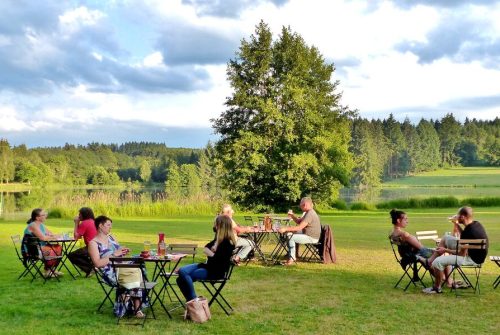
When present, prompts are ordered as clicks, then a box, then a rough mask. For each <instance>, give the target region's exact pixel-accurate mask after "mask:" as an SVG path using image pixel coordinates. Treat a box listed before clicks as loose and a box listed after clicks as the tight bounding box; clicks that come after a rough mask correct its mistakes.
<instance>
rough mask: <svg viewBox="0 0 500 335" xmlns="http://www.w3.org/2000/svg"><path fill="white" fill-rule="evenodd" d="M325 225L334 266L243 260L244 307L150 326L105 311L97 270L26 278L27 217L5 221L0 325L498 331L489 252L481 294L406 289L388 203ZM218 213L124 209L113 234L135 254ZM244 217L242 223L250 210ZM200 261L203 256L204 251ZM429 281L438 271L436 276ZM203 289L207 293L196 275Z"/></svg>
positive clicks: (116, 330)
mask: <svg viewBox="0 0 500 335" xmlns="http://www.w3.org/2000/svg"><path fill="white" fill-rule="evenodd" d="M407 212H408V215H409V220H410V223H409V226H408V231H409V232H412V233H414V232H415V231H416V230H428V229H437V230H438V231H439V233H440V234H442V233H444V232H445V231H450V230H451V225H450V224H449V223H448V222H447V220H446V218H447V217H448V216H449V215H451V214H454V213H455V212H456V208H453V209H439V210H418V211H417V210H409V211H407ZM475 216H476V219H478V220H479V221H481V222H482V223H483V225H484V226H485V228H486V230H487V232H488V234H489V237H490V251H489V255H500V208H476V209H475ZM321 219H322V223H323V224H330V225H331V226H332V228H333V231H334V234H335V243H336V247H337V255H338V262H337V264H333V265H322V264H308V263H299V264H298V265H297V266H293V267H282V266H272V267H265V266H263V265H261V264H260V263H258V262H257V263H254V262H252V263H250V264H249V265H248V266H240V267H238V268H236V269H235V271H234V273H233V277H232V280H231V281H230V282H229V283H228V285H227V286H226V288H225V289H224V295H225V297H226V298H227V299H228V300H229V301H230V302H231V303H232V305H233V307H234V309H235V312H234V314H233V315H231V316H229V317H228V316H226V315H225V314H224V312H223V311H222V310H221V309H220V308H219V307H218V306H217V305H213V306H212V320H211V321H210V322H208V323H205V324H202V325H198V324H192V323H189V322H185V321H183V319H182V311H181V310H180V309H177V310H176V311H175V312H174V314H173V319H172V320H170V319H168V317H167V316H166V315H165V314H162V313H160V311H159V310H158V309H157V313H158V318H157V320H148V321H147V322H146V326H145V327H144V328H141V327H140V326H135V325H126V324H120V325H116V319H115V318H114V316H113V314H112V311H111V308H110V306H107V307H105V308H104V311H103V312H102V313H97V312H96V308H97V306H98V305H99V303H100V301H101V300H102V298H103V293H102V291H101V288H100V287H99V286H98V284H97V282H96V280H95V278H93V277H92V278H88V279H84V278H78V279H77V280H72V279H70V278H68V277H67V276H66V277H64V278H63V279H62V282H60V283H58V282H57V281H50V282H48V283H47V284H45V285H43V284H42V281H41V280H37V281H35V282H33V283H30V281H29V280H28V279H26V278H25V279H22V280H17V276H18V274H19V273H20V271H21V264H20V263H19V261H18V260H17V259H16V257H15V254H14V250H13V246H12V243H11V241H10V235H12V234H20V233H22V231H23V229H24V227H25V223H23V222H22V221H0V251H1V255H2V258H3V259H2V262H1V265H0V302H1V312H0V315H1V317H0V333H2V334H43V333H53V334H429V333H441V334H452V333H454V334H455V333H465V334H466V333H475V334H495V333H498V332H499V325H498V321H499V318H498V307H499V299H500V288H498V289H496V290H493V288H492V283H493V281H494V279H495V278H496V276H497V275H498V274H500V268H498V267H496V266H495V265H494V264H491V262H490V261H489V260H487V261H486V263H485V265H484V268H483V270H482V273H481V279H480V281H481V294H480V295H476V296H474V295H472V294H465V293H466V292H467V290H464V291H461V292H460V293H462V294H463V296H460V297H458V298H457V297H455V295H454V294H453V293H449V292H448V291H446V292H445V293H444V294H441V295H432V296H429V295H424V294H423V293H421V292H420V288H418V289H417V288H414V287H411V288H410V289H409V290H408V291H407V292H403V290H402V289H395V288H393V286H394V284H395V283H396V281H397V279H398V278H399V277H400V275H401V274H402V270H401V268H399V267H398V265H397V264H396V262H395V260H394V256H393V255H392V252H391V249H390V245H389V243H388V239H387V236H388V234H389V232H390V230H391V228H392V225H391V223H390V220H389V215H388V213H387V212H386V211H384V212H382V211H377V212H353V211H346V212H342V211H339V212H333V213H322V214H321ZM212 220H213V218H212V217H208V216H178V217H169V218H162V219H158V218H154V219H146V218H135V219H134V218H130V219H119V218H116V219H115V222H114V226H113V232H112V233H113V235H114V236H115V237H116V238H117V239H118V240H119V241H120V243H121V244H122V245H124V246H127V247H130V248H132V252H133V253H137V252H139V251H140V250H141V246H142V243H143V241H144V240H151V241H155V240H156V238H157V233H158V232H159V231H163V232H165V233H166V239H167V243H174V242H177V243H179V242H196V243H198V245H200V246H203V245H204V244H205V243H206V242H207V241H208V240H210V239H211V237H212V235H213V233H212V232H211V224H212ZM236 220H237V221H239V222H243V217H242V216H237V217H236ZM47 226H48V227H49V228H51V229H52V230H53V231H56V232H63V231H68V230H70V229H71V227H72V221H71V220H56V219H49V220H48V221H47ZM198 260H199V261H202V260H203V257H202V256H201V255H200V256H199V257H198ZM427 282H429V280H427ZM195 285H196V288H197V293H198V294H202V295H204V294H206V293H205V292H204V291H203V290H202V288H201V285H199V284H195Z"/></svg>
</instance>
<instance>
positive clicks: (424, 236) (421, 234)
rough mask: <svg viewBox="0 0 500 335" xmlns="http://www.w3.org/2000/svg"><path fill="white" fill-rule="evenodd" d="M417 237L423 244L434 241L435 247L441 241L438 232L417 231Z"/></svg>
mask: <svg viewBox="0 0 500 335" xmlns="http://www.w3.org/2000/svg"><path fill="white" fill-rule="evenodd" d="M415 236H416V237H417V240H419V241H420V242H421V243H422V244H423V243H424V242H425V241H426V240H432V241H434V245H435V244H437V243H439V241H440V240H441V239H440V238H439V235H438V232H437V230H422V231H417V232H415Z"/></svg>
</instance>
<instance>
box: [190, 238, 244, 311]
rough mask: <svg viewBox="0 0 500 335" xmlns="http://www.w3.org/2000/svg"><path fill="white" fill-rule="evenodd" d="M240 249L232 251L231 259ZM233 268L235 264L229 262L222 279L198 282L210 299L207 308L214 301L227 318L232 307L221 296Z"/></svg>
mask: <svg viewBox="0 0 500 335" xmlns="http://www.w3.org/2000/svg"><path fill="white" fill-rule="evenodd" d="M240 249H241V247H238V248H235V249H234V251H233V257H234V255H236V254H238V252H239V251H240ZM234 266H235V264H234V263H233V262H232V261H231V265H230V266H229V269H228V270H227V271H226V273H224V277H223V278H221V279H203V280H200V281H199V282H200V283H202V284H203V286H204V287H205V289H206V290H207V291H208V293H209V294H210V296H211V299H210V300H209V302H208V306H211V305H212V304H213V302H214V301H215V302H217V304H218V305H219V306H220V307H221V308H222V310H223V311H224V312H225V313H226V315H228V316H229V315H231V313H232V312H233V307H232V306H231V304H230V303H229V302H228V301H227V300H226V298H224V296H223V295H222V289H223V288H224V287H225V286H226V284H227V281H228V280H230V279H231V275H232V273H233V269H234Z"/></svg>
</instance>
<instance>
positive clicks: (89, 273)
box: [85, 270, 95, 278]
mask: <svg viewBox="0 0 500 335" xmlns="http://www.w3.org/2000/svg"><path fill="white" fill-rule="evenodd" d="M94 274H95V271H94V270H90V272H88V273H87V274H85V278H90V277H92V276H93V275H94Z"/></svg>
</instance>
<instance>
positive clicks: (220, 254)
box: [177, 215, 236, 301]
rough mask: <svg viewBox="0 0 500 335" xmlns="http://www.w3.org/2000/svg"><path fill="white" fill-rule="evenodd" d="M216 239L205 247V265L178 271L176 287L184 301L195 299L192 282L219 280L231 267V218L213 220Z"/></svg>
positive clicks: (232, 233)
mask: <svg viewBox="0 0 500 335" xmlns="http://www.w3.org/2000/svg"><path fill="white" fill-rule="evenodd" d="M215 229H216V238H215V239H214V240H213V241H211V242H210V243H208V244H207V245H206V246H205V249H204V253H205V254H206V255H207V256H208V258H207V262H206V263H199V264H190V265H186V266H183V267H182V268H180V269H179V277H177V285H178V286H179V289H180V290H181V292H182V294H183V295H184V298H186V301H190V300H193V299H195V298H196V297H197V296H196V292H195V290H194V285H193V282H195V281H197V280H202V279H220V278H223V277H224V274H225V273H226V271H227V270H228V269H229V267H230V265H231V257H232V255H233V251H234V248H235V245H236V237H235V234H234V232H233V228H232V222H231V218H230V217H228V216H225V215H219V216H218V217H217V218H216V219H215Z"/></svg>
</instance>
